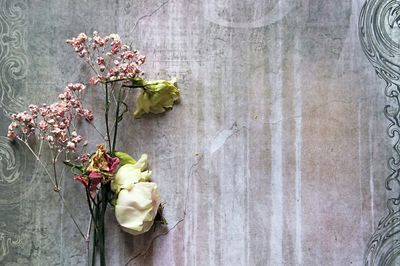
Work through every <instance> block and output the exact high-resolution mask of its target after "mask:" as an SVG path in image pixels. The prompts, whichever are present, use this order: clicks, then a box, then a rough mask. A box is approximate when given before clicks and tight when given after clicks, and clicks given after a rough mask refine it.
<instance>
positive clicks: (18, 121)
mask: <svg viewBox="0 0 400 266" xmlns="http://www.w3.org/2000/svg"><path fill="white" fill-rule="evenodd" d="M84 89H85V86H84V85H83V84H80V83H75V84H72V83H71V84H68V85H67V86H66V87H65V89H64V92H63V93H62V94H60V95H59V96H58V98H59V101H57V102H55V103H52V104H50V105H47V104H43V105H42V106H41V107H39V106H37V105H34V104H31V105H29V111H24V112H21V113H18V114H13V115H11V120H12V122H11V124H10V126H9V127H8V133H7V136H8V138H9V139H10V140H15V139H16V138H19V139H21V140H23V141H26V140H28V138H29V137H31V136H33V135H34V136H36V137H38V138H39V139H40V140H42V141H45V142H47V143H48V144H49V145H50V148H52V149H57V151H58V152H61V151H67V152H75V150H76V148H77V145H78V144H80V143H82V144H86V143H85V142H84V139H83V137H82V136H81V135H79V134H78V133H77V132H76V128H75V124H74V121H75V120H76V119H77V118H83V119H86V120H88V121H91V120H92V119H93V113H92V111H90V110H89V109H86V108H84V107H83V104H82V98H81V97H80V95H81V93H82V91H83V90H84Z"/></svg>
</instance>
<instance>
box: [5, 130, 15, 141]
mask: <svg viewBox="0 0 400 266" xmlns="http://www.w3.org/2000/svg"><path fill="white" fill-rule="evenodd" d="M7 138H8V139H9V140H15V139H16V138H17V134H15V132H14V131H13V130H8V132H7Z"/></svg>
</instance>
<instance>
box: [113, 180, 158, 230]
mask: <svg viewBox="0 0 400 266" xmlns="http://www.w3.org/2000/svg"><path fill="white" fill-rule="evenodd" d="M159 206H160V195H159V193H158V189H157V184H156V183H153V182H139V183H136V184H133V185H132V186H131V188H130V189H122V190H121V191H120V192H119V194H118V199H117V203H116V206H115V217H116V218H117V221H118V223H119V224H120V225H121V227H122V230H124V231H125V232H127V233H130V234H132V235H139V234H143V233H145V232H147V231H149V229H150V228H151V226H152V225H153V222H154V218H155V217H156V215H157V210H158V207H159Z"/></svg>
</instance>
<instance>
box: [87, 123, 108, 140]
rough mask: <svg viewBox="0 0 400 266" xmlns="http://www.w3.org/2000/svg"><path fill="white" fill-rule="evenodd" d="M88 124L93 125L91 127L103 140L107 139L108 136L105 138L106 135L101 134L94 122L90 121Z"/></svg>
mask: <svg viewBox="0 0 400 266" xmlns="http://www.w3.org/2000/svg"><path fill="white" fill-rule="evenodd" d="M88 124H89V125H91V126H92V127H93V128H94V129H95V130H96V132H97V133H99V135H100V136H101V137H102V138H103V139H106V136H104V134H103V133H101V132H100V130H99V129H98V128H97V127H96V126H95V125H94V124H93V123H92V122H90V121H88Z"/></svg>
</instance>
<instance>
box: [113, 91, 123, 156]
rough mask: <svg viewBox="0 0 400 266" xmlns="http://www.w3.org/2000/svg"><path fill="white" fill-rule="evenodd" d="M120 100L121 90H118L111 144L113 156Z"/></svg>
mask: <svg viewBox="0 0 400 266" xmlns="http://www.w3.org/2000/svg"><path fill="white" fill-rule="evenodd" d="M121 98H122V89H120V91H119V93H118V100H117V108H116V111H115V123H114V138H113V144H112V149H111V153H112V154H114V152H115V145H116V143H117V133H118V123H119V108H120V104H121Z"/></svg>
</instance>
